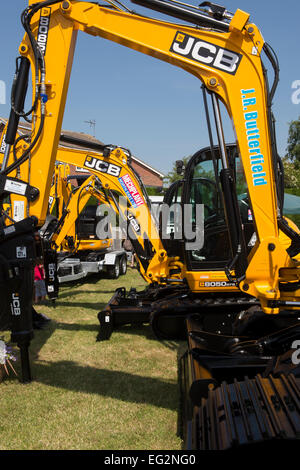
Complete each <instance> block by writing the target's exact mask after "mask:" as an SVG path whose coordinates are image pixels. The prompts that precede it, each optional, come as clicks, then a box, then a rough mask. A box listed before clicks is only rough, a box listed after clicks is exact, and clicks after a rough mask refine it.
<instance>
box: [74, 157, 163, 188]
mask: <svg viewBox="0 0 300 470" xmlns="http://www.w3.org/2000/svg"><path fill="white" fill-rule="evenodd" d="M131 165H132V167H133V168H134V170H135V171H136V172H137V173H138V174H139V176H140V178H141V179H142V181H143V183H144V185H145V186H158V187H161V186H162V184H163V181H162V178H161V177H160V176H159V175H158V174H157V173H155V172H152V171H151V169H150V168H147V167H145V166H143V165H141V164H140V163H139V162H137V161H132V164H131ZM70 173H71V175H75V174H77V175H78V174H81V172H80V171H76V170H75V166H74V165H70ZM82 174H83V173H82ZM84 174H86V173H84ZM73 184H75V181H74V182H73Z"/></svg>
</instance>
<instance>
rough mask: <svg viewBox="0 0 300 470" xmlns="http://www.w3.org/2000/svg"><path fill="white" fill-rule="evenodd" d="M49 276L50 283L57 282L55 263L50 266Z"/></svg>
mask: <svg viewBox="0 0 300 470" xmlns="http://www.w3.org/2000/svg"><path fill="white" fill-rule="evenodd" d="M48 276H49V281H50V282H54V281H55V264H54V263H49V265H48Z"/></svg>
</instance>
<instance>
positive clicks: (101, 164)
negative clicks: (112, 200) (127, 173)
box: [83, 155, 121, 176]
mask: <svg viewBox="0 0 300 470" xmlns="http://www.w3.org/2000/svg"><path fill="white" fill-rule="evenodd" d="M83 166H85V167H86V168H90V169H93V170H97V171H100V172H101V173H107V174H108V175H111V176H119V175H120V173H121V167H120V166H118V165H113V164H112V163H108V162H105V161H104V160H100V159H99V158H95V157H91V156H90V155H87V157H86V159H85V162H84V165H83Z"/></svg>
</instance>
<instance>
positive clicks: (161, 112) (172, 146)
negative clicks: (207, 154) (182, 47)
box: [0, 0, 300, 173]
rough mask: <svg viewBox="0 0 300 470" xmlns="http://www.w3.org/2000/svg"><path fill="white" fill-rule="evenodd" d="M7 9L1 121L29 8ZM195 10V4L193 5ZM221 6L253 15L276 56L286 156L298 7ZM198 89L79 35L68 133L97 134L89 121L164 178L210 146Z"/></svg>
mask: <svg viewBox="0 0 300 470" xmlns="http://www.w3.org/2000/svg"><path fill="white" fill-rule="evenodd" d="M198 1H199V0H198ZM2 3H3V5H2V9H1V18H0V44H1V48H0V63H1V66H0V80H1V81H4V82H5V84H6V104H2V103H1V104H0V116H4V117H8V115H9V109H10V107H9V95H10V88H11V82H12V77H13V73H14V67H15V57H16V55H17V49H18V45H19V43H20V41H21V39H22V36H23V29H22V26H21V23H20V14H21V12H22V10H23V9H24V8H26V6H27V2H26V1H24V0H12V1H10V2H2ZM124 3H126V4H127V5H128V6H130V7H131V8H133V9H134V10H136V11H140V12H143V13H145V14H147V16H153V17H156V18H159V17H160V18H162V19H166V20H167V19H168V20H170V18H169V17H166V16H165V15H159V14H158V13H156V12H152V11H151V10H148V9H147V10H145V9H143V8H140V7H138V6H137V5H133V4H130V2H129V1H128V0H125V1H124ZM190 3H193V4H195V5H197V4H198V2H197V1H195V0H192V2H190ZM199 3H200V1H199ZM221 4H223V5H224V6H226V8H227V9H228V10H229V11H232V12H234V11H235V10H236V9H237V8H240V9H242V10H244V11H247V12H249V13H250V14H251V21H253V22H254V23H255V24H256V25H257V26H258V27H259V28H260V30H261V32H262V34H263V36H264V39H265V40H266V41H267V42H268V43H269V44H271V46H272V47H273V49H275V51H276V53H277V55H278V58H279V62H280V82H279V86H278V90H277V93H276V95H275V99H274V106H273V111H274V114H275V117H276V121H277V123H276V130H277V143H278V150H279V153H280V154H281V155H284V153H285V149H286V145H287V134H288V123H289V122H290V121H291V120H293V119H297V118H298V117H299V116H300V103H299V104H293V103H292V99H291V97H292V93H293V92H295V90H293V89H292V83H293V82H294V81H296V80H299V81H300V57H299V17H300V3H299V0H286V1H285V2H284V3H283V2H282V1H279V0H265V1H262V0H252V1H249V0H222V2H221ZM16 12H17V13H16ZM174 22H176V20H175V19H174ZM299 83H300V82H299ZM200 85H201V83H200V82H199V81H198V80H197V79H196V78H195V77H193V76H191V75H189V74H188V73H187V72H185V71H183V70H181V69H179V68H177V67H174V66H171V65H170V64H166V63H164V62H161V61H159V60H157V59H154V58H152V57H148V56H146V55H144V54H141V53H138V52H135V51H132V50H131V49H128V48H126V47H123V46H120V45H118V44H114V43H112V42H110V41H107V40H104V39H101V38H95V37H92V36H88V35H85V34H80V35H79V37H78V41H77V47H76V52H75V59H74V64H73V71H72V76H71V81H70V88H69V94H68V99H67V104H66V109H65V115H64V120H63V129H68V130H73V131H79V132H87V133H92V132H93V131H92V128H91V127H90V126H89V124H87V123H85V121H88V120H95V121H96V127H95V136H96V137H97V138H98V139H100V140H101V141H103V142H105V143H112V144H117V145H120V146H123V147H126V148H129V149H130V150H131V152H132V153H133V154H134V155H136V156H137V157H138V158H140V159H142V160H144V161H145V162H147V163H148V164H149V165H152V166H153V167H154V168H157V169H158V170H160V171H162V172H164V173H167V172H168V171H169V170H170V169H171V168H172V164H173V162H174V161H175V160H178V159H180V158H183V157H184V156H186V155H192V154H193V153H195V152H196V151H197V150H199V149H200V148H201V147H203V146H206V145H208V137H207V130H206V123H205V115H204V110H203V106H202V99H201V90H200ZM298 98H300V93H299V94H298Z"/></svg>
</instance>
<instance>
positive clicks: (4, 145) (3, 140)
mask: <svg viewBox="0 0 300 470" xmlns="http://www.w3.org/2000/svg"><path fill="white" fill-rule="evenodd" d="M5 135H6V134H4V136H3V138H2V142H1V147H0V152H1V153H4V152H5V148H6V143H5Z"/></svg>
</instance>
